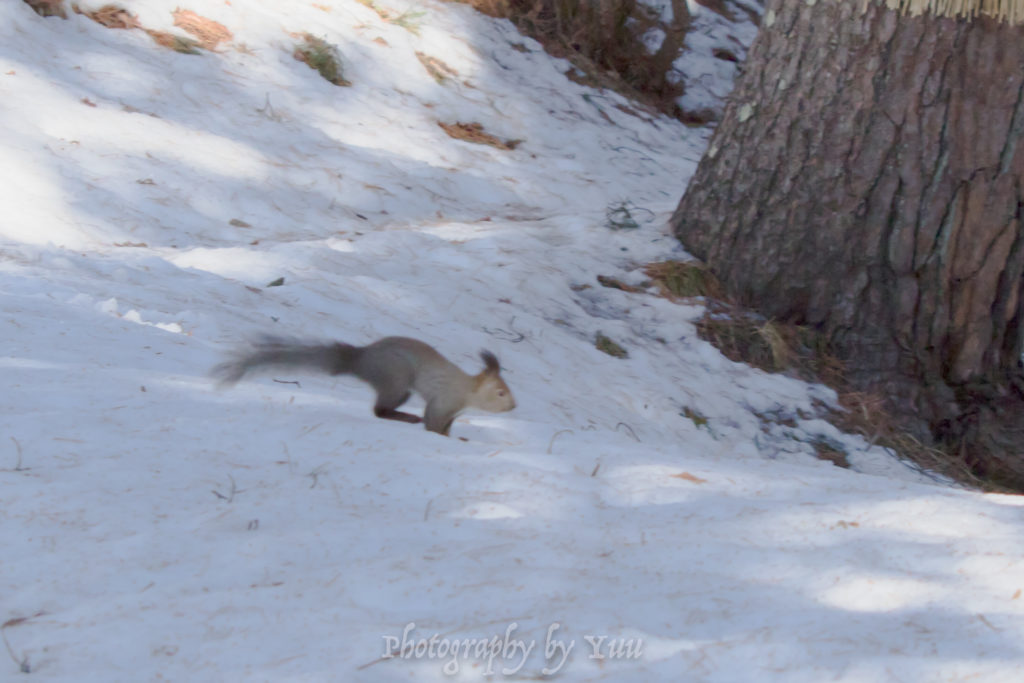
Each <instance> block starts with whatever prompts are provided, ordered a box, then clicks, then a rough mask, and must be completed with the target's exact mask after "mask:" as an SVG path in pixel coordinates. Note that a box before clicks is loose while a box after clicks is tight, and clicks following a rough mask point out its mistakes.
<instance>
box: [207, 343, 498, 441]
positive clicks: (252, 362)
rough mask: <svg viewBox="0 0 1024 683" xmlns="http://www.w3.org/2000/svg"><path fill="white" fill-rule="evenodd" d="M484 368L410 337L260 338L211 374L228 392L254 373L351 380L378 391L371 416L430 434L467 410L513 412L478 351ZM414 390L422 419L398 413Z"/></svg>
mask: <svg viewBox="0 0 1024 683" xmlns="http://www.w3.org/2000/svg"><path fill="white" fill-rule="evenodd" d="M480 357H481V358H483V361H484V369H483V370H482V371H481V372H480V373H479V374H476V375H468V374H466V373H465V372H463V371H462V370H460V369H459V368H458V367H456V366H455V365H454V364H453V363H452V362H451V361H449V360H448V359H447V358H445V357H444V356H442V355H441V354H440V353H438V352H437V350H436V349H434V347H432V346H430V345H429V344H425V343H424V342H421V341H419V340H416V339H410V338H409V337H385V338H384V339H381V340H379V341H375V342H374V343H372V344H370V345H368V346H352V345H350V344H344V343H342V342H335V343H321V344H311V343H308V342H299V341H294V340H289V339H281V338H277V337H264V338H263V339H261V340H260V341H258V342H256V343H255V344H254V345H253V348H251V349H250V350H247V351H244V352H240V353H238V354H237V355H236V356H235V357H234V358H233V359H231V360H229V361H226V362H224V363H221V364H220V365H218V366H216V367H215V368H213V370H211V372H210V374H211V375H212V376H213V377H214V378H216V379H217V380H218V386H220V387H222V388H223V387H230V386H232V385H234V384H235V383H236V382H238V380H240V379H242V378H243V377H245V376H246V375H248V374H250V373H252V372H254V371H266V370H270V369H273V368H302V369H306V370H313V371H319V372H325V373H327V374H329V375H355V376H356V377H358V378H359V379H361V380H363V381H364V382H366V383H367V384H369V385H371V386H372V387H373V388H374V389H376V391H377V402H376V403H375V404H374V406H373V414H374V415H376V416H377V417H379V418H383V419H385V420H398V421H401V422H411V423H413V424H416V423H419V422H423V423H425V425H426V428H427V429H428V430H429V431H431V432H437V433H438V434H444V435H445V436H448V432H449V431H450V430H451V428H452V422H454V421H455V416H456V415H458V414H459V413H460V412H462V411H463V410H465V409H466V408H480V409H481V410H486V411H488V412H492V413H503V412H505V411H508V410H512V409H513V408H515V407H516V401H515V399H514V398H513V397H512V392H511V391H509V388H508V385H507V384H505V381H504V380H503V379H502V378H501V366H500V365H499V364H498V359H497V358H496V357H495V356H494V354H493V353H491V352H490V351H481V352H480ZM413 391H415V392H416V393H418V394H419V395H420V396H422V397H423V399H424V400H425V401H426V402H427V410H426V413H425V414H424V416H423V417H422V418H421V417H420V416H418V415H413V414H412V413H406V412H402V411H400V410H398V409H397V408H398V407H399V406H401V405H402V404H403V403H405V402H406V401H408V400H409V397H410V396H411V395H412V392H413Z"/></svg>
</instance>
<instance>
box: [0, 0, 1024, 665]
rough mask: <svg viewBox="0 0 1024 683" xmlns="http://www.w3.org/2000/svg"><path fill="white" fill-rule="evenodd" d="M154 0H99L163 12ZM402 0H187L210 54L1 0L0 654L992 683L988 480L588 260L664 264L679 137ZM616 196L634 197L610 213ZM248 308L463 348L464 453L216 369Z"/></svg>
mask: <svg viewBox="0 0 1024 683" xmlns="http://www.w3.org/2000/svg"><path fill="white" fill-rule="evenodd" d="M179 2H180V0H173V1H169V0H144V1H139V2H131V3H126V4H127V6H129V7H130V8H131V10H132V11H133V12H137V13H138V15H139V17H140V21H141V22H142V24H143V25H145V26H147V27H148V28H152V29H164V30H175V29H173V27H172V26H171V18H170V17H171V15H170V13H171V11H172V10H174V9H175V7H177V6H178V3H179ZM97 4H98V3H93V4H92V5H90V4H88V3H86V7H95V6H96V5H97ZM413 8H414V9H415V10H416V11H418V12H423V14H422V15H420V16H419V18H418V19H417V21H419V22H420V23H419V26H418V29H419V32H418V34H416V33H413V32H411V31H408V30H406V29H404V28H402V27H400V26H397V25H395V24H393V23H386V22H384V21H382V20H381V19H380V17H379V16H378V14H377V13H376V12H374V11H373V10H371V9H369V8H367V7H364V6H362V5H359V4H357V3H354V2H340V1H336V0H322V1H321V2H320V3H318V4H316V5H312V4H309V5H307V4H302V3H279V2H274V1H273V0H233V2H232V3H231V4H228V3H203V5H202V6H201V7H199V6H197V7H194V9H196V10H198V11H200V12H201V13H204V14H206V15H208V16H209V17H210V18H212V19H215V20H217V21H220V22H221V23H223V24H225V25H226V26H227V27H228V28H230V29H231V31H233V32H234V36H235V38H234V44H233V45H232V46H228V47H226V48H224V49H222V50H221V51H220V52H219V53H217V54H211V53H204V54H202V55H200V56H189V55H181V54H177V53H174V52H171V51H169V50H167V49H164V48H161V47H159V46H158V45H156V44H155V43H154V42H153V41H152V40H151V39H150V38H149V37H148V36H147V35H145V34H144V33H142V32H140V31H116V30H108V29H105V28H103V27H102V26H100V25H98V24H95V23H93V22H91V21H89V20H88V19H86V18H84V17H82V16H79V15H72V16H71V17H70V18H69V19H68V20H66V21H64V20H60V19H42V18H40V17H37V16H36V15H35V14H33V13H32V12H31V10H29V8H28V7H27V6H26V5H24V4H22V3H20V2H5V3H2V4H0V27H2V28H0V32H2V38H0V136H2V143H0V149H2V155H3V156H2V163H0V174H2V178H0V207H2V213H0V238H2V240H3V242H2V246H0V292H2V295H0V301H2V306H3V334H4V340H3V341H4V351H3V354H2V357H0V362H2V364H3V365H4V371H5V377H6V378H7V380H6V386H7V391H6V392H4V394H3V402H4V405H3V415H4V416H5V421H4V430H3V433H4V435H5V437H6V438H4V440H3V444H0V448H2V450H0V501H2V503H0V544H2V545H0V547H2V548H3V554H2V555H0V622H6V625H5V626H4V628H3V629H2V630H0V632H2V635H3V639H4V649H5V650H6V656H3V655H0V658H2V660H3V661H0V680H4V681H7V680H16V679H17V678H18V676H19V673H18V672H19V669H24V670H27V671H31V672H32V674H31V675H32V680H42V681H75V682H81V681H104V682H106V681H157V680H175V681H293V680H294V681H300V680H301V681H355V680H363V681H407V680H425V681H431V680H436V681H441V680H481V679H483V678H485V677H486V676H487V675H488V674H489V673H493V674H494V676H495V677H496V678H503V677H507V678H512V679H525V680H536V679H539V678H542V677H543V676H544V672H545V670H546V671H547V672H548V673H551V674H552V675H557V676H559V677H560V678H561V680H572V681H577V680H579V681H584V680H608V681H656V680H664V681H759V682H760V681H808V682H818V681H825V680H829V681H832V680H835V681H883V680H899V681H924V680H943V681H947V680H968V679H970V680H986V681H1019V680H1021V674H1022V672H1024V652H1022V648H1024V645H1022V643H1024V619H1022V618H1021V617H1022V613H1024V599H1021V597H1020V596H1021V590H1022V589H1024V571H1022V567H1024V565H1022V558H1024V548H1022V541H1021V538H1022V528H1024V517H1022V515H1024V509H1022V508H1021V501H1020V499H1018V498H1014V497H1005V496H1003V497H1001V496H992V495H981V494H977V493H973V492H966V491H961V490H956V489H953V488H949V487H942V486H938V485H935V484H934V483H929V481H930V480H929V479H928V477H926V476H924V475H923V474H920V473H917V472H915V471H913V470H912V469H910V468H908V467H906V466H904V465H902V464H900V463H899V462H897V461H896V460H894V459H892V458H891V457H889V456H888V455H887V454H885V453H884V452H882V451H881V450H879V449H877V448H874V449H871V448H868V447H867V445H866V444H865V443H864V442H863V441H861V440H860V439H858V438H854V437H850V436H847V435H842V434H839V433H837V432H836V431H835V430H834V429H833V428H831V427H830V426H829V425H827V424H826V423H824V422H822V421H821V420H820V419H817V418H816V417H815V415H816V414H817V413H816V405H819V404H820V403H822V402H829V401H832V400H833V396H832V394H831V392H830V391H829V390H828V389H826V388H824V387H821V386H812V385H807V384H804V383H801V382H797V381H795V380H792V379H788V378H785V377H781V376H775V375H767V374H765V373H762V372H760V371H757V370H754V369H751V368H749V367H746V366H743V365H738V364H735V363H732V362H730V361H728V360H726V359H725V358H723V357H722V356H721V355H720V354H719V353H718V352H717V351H716V350H715V349H714V348H713V347H711V346H710V345H709V344H707V343H705V342H703V341H701V340H699V339H698V338H697V336H696V334H695V330H694V324H693V321H694V320H695V319H696V318H697V317H698V316H699V315H700V313H701V309H700V307H699V306H697V305H689V306H686V305H677V304H673V303H670V302H668V301H666V300H664V299H661V298H658V297H655V296H649V295H644V294H630V293H626V292H622V291H619V290H613V289H607V288H603V287H600V286H597V285H596V282H595V277H596V276H597V275H600V274H603V275H610V276H615V277H619V278H620V279H623V280H625V281H630V282H636V281H639V280H641V279H642V278H641V277H640V274H639V269H640V267H641V266H642V264H644V263H646V262H650V261H654V260H660V259H665V258H672V257H676V258H679V257H685V255H684V254H682V252H680V250H679V248H678V246H677V245H676V243H675V242H674V240H673V239H672V238H671V237H670V236H669V235H668V233H667V231H666V229H665V227H664V226H665V219H666V217H667V216H668V214H669V212H670V211H671V210H672V208H673V207H674V205H675V203H676V202H677V200H678V198H679V196H680V194H681V192H682V190H683V188H684V186H685V183H686V180H687V179H688V178H689V177H690V175H691V173H692V171H693V168H694V165H695V164H696V161H697V159H698V158H699V155H700V153H701V150H702V149H703V147H704V145H705V143H706V135H707V133H706V131H695V130H692V129H686V128H685V127H683V126H681V125H679V124H678V123H676V122H673V121H669V120H666V119H650V118H640V117H639V116H638V115H631V114H630V113H628V112H627V111H624V110H623V109H620V108H619V106H618V105H625V104H626V103H625V102H624V101H622V100H621V99H620V98H619V97H617V96H615V95H613V94H609V93H602V92H596V91H589V90H586V89H584V88H582V87H580V86H577V85H575V84H573V83H571V82H569V81H568V80H566V79H565V78H564V77H563V76H562V73H563V72H564V71H565V70H566V69H567V68H568V65H567V64H566V63H564V62H559V61H558V60H554V59H552V58H550V57H549V56H547V55H546V54H545V53H544V52H543V51H542V50H541V49H540V48H539V46H538V45H537V44H536V43H534V42H533V41H531V40H529V39H524V38H522V37H521V36H519V35H518V34H516V33H515V32H514V31H513V29H512V28H511V27H510V25H509V24H508V23H506V22H497V21H492V20H489V19H486V18H484V17H482V16H479V15H477V14H475V13H474V12H473V11H472V10H470V9H469V8H468V7H465V6H462V5H452V4H436V3H432V2H427V3H424V4H419V5H415V6H414V7H413ZM387 9H389V10H392V11H394V12H396V13H400V12H402V11H403V10H405V9H408V7H407V6H398V5H396V6H390V5H389V6H387ZM305 31H309V32H312V33H314V34H315V35H317V36H321V37H324V38H325V39H326V40H327V41H328V42H330V43H333V44H335V45H338V46H339V48H340V51H341V54H342V56H343V58H344V68H345V77H346V78H347V79H349V80H350V81H351V82H352V87H350V88H338V87H335V86H333V85H330V84H328V83H327V82H326V81H324V80H323V79H321V78H320V77H319V76H318V75H317V74H316V73H315V72H314V71H312V70H311V69H309V68H308V67H307V66H306V65H304V64H302V63H300V62H298V61H296V60H295V59H293V58H292V55H291V51H292V46H293V44H294V38H293V37H292V36H291V35H290V34H291V33H300V32H305ZM517 47H518V49H516V48H517ZM416 52H422V53H424V54H426V55H428V56H430V57H434V58H436V59H440V60H442V61H443V62H444V63H445V64H447V65H448V67H450V68H451V69H452V70H453V71H455V72H457V73H458V76H457V77H450V78H448V79H447V80H446V81H444V82H443V83H438V82H437V81H435V80H434V79H433V78H432V77H431V76H430V74H428V73H427V71H426V70H425V68H424V67H423V66H422V65H421V63H420V61H419V60H418V59H417V57H416ZM438 121H443V122H448V123H451V122H455V121H463V122H471V121H477V122H480V123H482V124H483V125H484V127H485V129H486V130H487V131H489V132H490V133H492V134H494V135H497V136H498V137H500V138H502V139H521V140H522V142H521V144H520V145H519V146H518V147H517V148H516V149H515V150H513V151H503V150H499V149H496V148H493V147H488V146H481V145H474V144H470V143H467V142H463V141H458V140H454V139H452V138H450V137H448V136H447V135H446V134H445V133H444V131H443V130H442V129H441V128H440V127H439V126H438V125H437V122H438ZM621 201H629V202H632V203H633V204H634V205H635V206H636V207H642V208H644V209H647V210H649V212H650V213H647V212H646V211H642V210H637V211H636V212H635V213H636V215H638V216H640V217H641V218H643V217H648V218H649V220H647V221H646V223H645V224H643V225H641V227H640V228H639V229H637V230H633V231H626V230H623V231H617V232H616V231H611V230H610V229H609V228H608V227H607V226H606V225H605V208H606V207H608V206H610V205H615V204H617V203H618V202H621ZM281 277H283V278H284V284H283V285H281V286H277V287H267V286H266V285H267V284H268V283H270V282H271V281H273V280H275V279H277V278H281ZM581 285H590V287H589V288H582V287H581ZM598 332H602V333H604V334H606V335H608V336H609V337H611V338H612V339H614V340H616V341H617V342H619V343H620V344H621V345H622V346H624V347H625V348H626V349H627V350H628V352H629V358H628V359H625V360H620V359H616V358H612V357H610V356H608V355H605V354H603V353H601V352H599V351H597V350H596V349H595V348H594V337H595V335H596V334H597V333H598ZM260 333H276V334H289V335H297V336H300V337H303V338H311V339H319V338H323V339H342V340H345V341H348V342H352V343H366V342H369V341H372V340H374V339H376V338H379V337H381V336H385V335H390V334H405V335H412V336H416V337H418V338H420V339H423V340H424V341H427V342H428V343H430V344H433V345H434V346H436V347H437V348H438V349H439V350H441V351H442V352H443V353H444V354H446V355H447V356H448V357H449V358H451V359H452V360H453V361H454V362H456V363H458V364H459V365H461V366H462V367H464V368H466V369H467V370H471V371H476V369H478V368H479V359H478V358H477V351H478V350H479V349H480V348H489V349H491V350H493V351H494V352H495V353H497V355H498V356H499V358H500V359H501V361H502V364H503V365H504V367H505V371H504V375H505V378H506V379H507V381H508V382H509V384H510V385H511V387H512V388H513V391H514V392H515V394H516V398H517V401H518V404H519V407H518V408H517V409H516V410H515V411H514V412H512V413H505V414H498V415H488V414H479V413H468V414H466V415H464V416H463V417H461V418H460V419H459V420H458V421H457V422H456V423H455V425H454V427H453V430H452V432H453V435H454V436H455V437H463V438H464V439H465V441H463V440H460V439H459V438H444V437H441V436H439V435H437V434H432V433H429V432H426V431H425V430H424V429H423V428H422V427H421V426H418V425H408V424H400V423H395V422H387V421H382V420H377V419H375V418H373V416H372V414H371V410H370V407H371V403H372V392H371V391H370V390H369V389H368V388H367V387H366V386H365V385H362V384H359V383H358V382H356V381H354V380H352V379H348V378H342V379H338V380H334V379H331V378H317V377H301V376H296V377H293V376H288V375H283V376H282V375H275V376H274V378H265V379H261V380H259V379H258V380H253V381H245V382H243V383H241V384H239V385H238V386H236V387H235V388H234V389H233V390H231V391H228V392H216V391H214V390H213V388H212V386H211V383H210V381H209V380H208V378H207V377H206V376H205V375H206V372H207V370H208V369H209V368H210V367H211V366H212V365H214V364H215V363H217V362H218V361H220V360H222V359H223V358H224V356H225V354H227V353H229V352H230V351H231V350H232V349H234V348H235V347H236V346H237V344H239V343H241V342H243V341H244V340H245V339H247V338H250V337H251V336H253V335H257V334H260ZM274 379H278V380H288V381H292V380H297V381H299V382H300V383H301V384H289V383H281V382H275V381H274ZM409 409H410V410H421V409H422V403H421V402H418V401H414V402H412V403H411V404H410V406H409ZM685 409H689V410H691V411H694V412H695V413H697V414H699V415H703V416H705V417H706V418H707V423H706V424H698V422H700V421H699V420H692V419H689V418H687V417H684V416H683V415H682V413H683V412H684V410H685ZM759 415H760V416H761V417H759ZM765 416H771V419H765ZM786 425H790V426H786ZM820 439H825V440H828V441H830V442H832V443H834V444H838V445H840V446H842V447H843V448H845V449H846V450H847V451H848V452H849V454H850V460H851V462H852V463H853V471H851V470H844V469H839V468H836V467H834V466H833V465H831V464H829V463H826V462H822V461H819V460H817V459H815V458H814V457H813V455H812V453H813V446H812V443H813V442H814V441H815V440H820ZM410 624H415V629H414V630H413V629H412V628H411V627H410V626H409V625H410ZM506 635H507V636H508V642H505V641H506ZM403 637H404V640H403ZM431 639H432V640H433V642H431ZM491 639H496V640H494V641H493V642H491ZM516 640H519V641H522V644H523V648H517V647H516V646H515V643H514V641H516ZM456 641H457V642H456ZM481 643H482V645H481ZM495 643H497V644H498V645H499V648H497V649H495V648H492V645H493V644H495ZM570 644H573V646H572V649H571V650H568V648H569V645H570ZM559 645H561V646H562V648H561V649H560V648H559ZM526 649H528V656H524V654H525V650H526ZM453 650H454V654H452V652H453ZM595 650H597V651H598V652H599V654H601V655H603V656H604V657H605V658H604V659H601V658H597V657H594V656H593V655H594V654H595ZM442 651H443V653H444V654H443V655H442ZM567 651H568V656H565V655H566V653H567ZM388 654H394V655H395V656H391V657H387V656H385V655H388ZM524 659H525V661H521V660H524ZM503 671H505V672H506V673H503ZM26 680H28V679H27V678H26Z"/></svg>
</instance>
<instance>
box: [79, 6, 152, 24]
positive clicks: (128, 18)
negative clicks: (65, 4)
mask: <svg viewBox="0 0 1024 683" xmlns="http://www.w3.org/2000/svg"><path fill="white" fill-rule="evenodd" d="M71 8H72V9H73V10H74V11H75V13H76V14H82V15H84V16H86V17H88V18H90V19H92V20H93V21H95V22H96V23H97V24H99V25H100V26H105V27H107V28H119V29H133V28H142V24H140V23H139V18H138V17H137V16H135V15H134V14H132V13H131V12H129V11H128V10H126V9H125V8H123V7H118V6H117V5H103V6H102V7H100V8H99V9H95V10H83V9H82V8H81V7H79V6H78V5H72V6H71Z"/></svg>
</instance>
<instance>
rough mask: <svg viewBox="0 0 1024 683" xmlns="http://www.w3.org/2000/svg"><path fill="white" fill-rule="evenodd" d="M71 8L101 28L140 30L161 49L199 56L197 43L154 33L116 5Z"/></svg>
mask: <svg viewBox="0 0 1024 683" xmlns="http://www.w3.org/2000/svg"><path fill="white" fill-rule="evenodd" d="M71 8H72V9H73V10H74V11H75V13H77V14H82V15H84V16H86V17H88V18H90V19H92V20H93V21H95V22H96V23H97V24H99V25H101V26H105V27H107V28H115V29H123V30H131V29H136V28H137V29H141V30H143V31H145V32H146V33H147V34H149V36H150V37H151V38H152V39H153V40H154V41H155V42H156V43H157V45H162V46H163V47H166V48H170V49H172V50H174V51H175V52H181V53H182V54H189V55H197V54H199V49H198V48H199V47H200V43H199V42H198V41H195V40H193V39H192V38H187V37H185V36H178V35H175V34H173V33H168V32H167V31H156V30H154V29H148V28H145V27H144V26H143V25H142V24H141V23H140V22H139V18H138V16H137V15H134V14H132V13H131V12H129V11H128V10H126V9H125V8H123V7H120V6H118V5H103V6H102V7H100V8H99V9H96V10H83V9H82V8H81V7H79V6H78V5H72V6H71ZM225 30H226V29H225Z"/></svg>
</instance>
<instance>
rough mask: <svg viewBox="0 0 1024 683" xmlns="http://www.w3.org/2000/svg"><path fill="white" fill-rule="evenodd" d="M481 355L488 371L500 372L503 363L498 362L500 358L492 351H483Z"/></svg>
mask: <svg viewBox="0 0 1024 683" xmlns="http://www.w3.org/2000/svg"><path fill="white" fill-rule="evenodd" d="M480 357H481V358H483V359H484V365H485V366H486V367H487V372H499V371H500V370H501V364H500V363H498V358H497V356H495V355H494V354H493V353H491V352H490V351H481V352H480Z"/></svg>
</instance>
